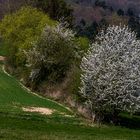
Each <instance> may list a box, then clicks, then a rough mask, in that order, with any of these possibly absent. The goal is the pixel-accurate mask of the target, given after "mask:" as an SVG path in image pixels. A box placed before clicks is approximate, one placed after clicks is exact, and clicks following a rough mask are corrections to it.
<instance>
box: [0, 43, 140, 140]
mask: <svg viewBox="0 0 140 140" xmlns="http://www.w3.org/2000/svg"><path fill="white" fill-rule="evenodd" d="M1 50H2V49H1V46H0V52H1ZM1 54H3V52H1ZM1 58H2V57H1ZM2 66H3V65H2V62H1V64H0V139H2V140H9V139H14V140H19V139H21V140H25V139H30V140H32V139H37V140H85V139H86V140H93V139H94V140H105V139H107V140H113V139H119V140H122V139H125V140H139V137H140V131H139V130H131V129H128V128H121V127H115V126H110V127H108V126H105V125H104V126H102V127H101V128H98V127H96V125H95V126H94V127H91V126H89V125H88V124H86V123H85V121H83V120H81V119H80V118H78V117H76V116H75V115H73V113H71V111H69V110H68V109H67V108H66V107H64V106H62V105H60V104H58V103H56V102H53V101H51V100H48V99H46V98H42V97H39V96H37V95H34V94H33V93H31V92H29V91H27V90H26V89H24V88H23V87H22V86H21V85H20V83H19V82H18V81H17V80H16V79H15V78H14V77H12V76H10V75H7V74H6V73H4V71H3V68H2ZM23 107H24V108H26V110H23ZM31 107H36V108H37V107H39V109H40V108H43V110H44V109H48V110H53V111H54V112H53V114H42V111H41V112H39V111H36V112H34V111H33V112H31V111H30V110H29V109H31ZM27 109H28V110H27ZM135 119H137V118H135ZM126 120H127V119H126ZM128 120H129V121H131V123H132V124H133V120H132V118H131V119H128ZM128 120H127V121H128ZM137 123H139V120H138V119H137ZM133 127H134V128H135V127H136V126H135V123H134V126H133Z"/></svg>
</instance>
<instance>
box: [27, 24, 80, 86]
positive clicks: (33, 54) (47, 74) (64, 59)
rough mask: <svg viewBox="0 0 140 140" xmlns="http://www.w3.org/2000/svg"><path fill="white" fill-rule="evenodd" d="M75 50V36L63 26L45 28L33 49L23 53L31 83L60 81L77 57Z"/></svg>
mask: <svg viewBox="0 0 140 140" xmlns="http://www.w3.org/2000/svg"><path fill="white" fill-rule="evenodd" d="M77 48H78V47H77V43H76V39H75V34H74V33H73V32H72V31H71V30H70V29H67V28H66V27H65V26H64V25H63V24H59V25H57V26H56V27H51V26H46V27H45V29H44V31H43V33H42V36H41V37H40V39H39V40H38V42H37V43H35V44H34V48H33V49H31V50H29V51H25V54H26V57H27V62H28V66H29V67H30V68H31V74H30V79H31V81H32V82H35V83H38V82H40V81H41V80H44V79H47V80H48V81H49V82H53V83H55V82H58V81H60V80H62V79H63V78H64V77H65V76H66V74H67V71H68V70H69V69H70V67H71V66H72V64H73V62H74V60H75V59H76V57H77Z"/></svg>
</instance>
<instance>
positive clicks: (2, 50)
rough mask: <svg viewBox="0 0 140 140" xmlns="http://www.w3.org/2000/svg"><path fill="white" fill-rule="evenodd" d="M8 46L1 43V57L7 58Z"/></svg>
mask: <svg viewBox="0 0 140 140" xmlns="http://www.w3.org/2000/svg"><path fill="white" fill-rule="evenodd" d="M6 49H7V45H6V43H4V42H2V41H0V55H1V56H6V55H7V50H6Z"/></svg>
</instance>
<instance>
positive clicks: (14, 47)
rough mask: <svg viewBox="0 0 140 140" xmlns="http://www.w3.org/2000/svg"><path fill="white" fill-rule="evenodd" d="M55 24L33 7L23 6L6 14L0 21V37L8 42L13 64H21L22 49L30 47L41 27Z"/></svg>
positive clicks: (22, 61)
mask: <svg viewBox="0 0 140 140" xmlns="http://www.w3.org/2000/svg"><path fill="white" fill-rule="evenodd" d="M46 24H48V25H51V26H52V25H54V24H56V23H55V22H54V21H52V20H51V19H50V18H49V17H48V16H47V15H45V14H44V13H42V12H41V11H38V10H37V9H35V8H31V7H23V8H22V9H21V10H19V11H17V12H16V13H14V14H11V15H7V16H5V18H4V19H3V20H2V21H1V23H0V33H1V36H2V38H3V39H4V40H5V41H6V42H8V43H9V44H10V46H9V49H10V56H11V59H13V61H14V62H15V64H17V65H18V64H23V63H24V56H23V52H22V49H30V48H31V47H32V43H33V42H35V41H36V40H37V39H38V37H39V36H40V34H41V32H42V30H43V28H44V27H45V26H46Z"/></svg>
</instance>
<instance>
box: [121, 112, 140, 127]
mask: <svg viewBox="0 0 140 140" xmlns="http://www.w3.org/2000/svg"><path fill="white" fill-rule="evenodd" d="M119 124H120V125H121V126H124V127H127V128H130V129H140V116H138V115H137V116H136V115H133V116H130V115H128V114H126V113H123V114H120V115H119Z"/></svg>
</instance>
